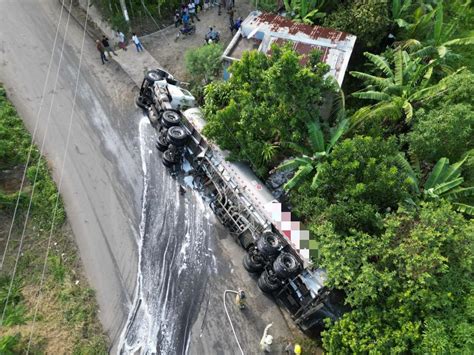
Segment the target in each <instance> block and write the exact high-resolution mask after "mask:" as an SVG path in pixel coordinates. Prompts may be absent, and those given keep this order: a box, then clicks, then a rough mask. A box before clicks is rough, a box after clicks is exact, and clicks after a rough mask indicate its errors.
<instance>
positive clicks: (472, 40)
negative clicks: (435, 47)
mask: <svg viewBox="0 0 474 355" xmlns="http://www.w3.org/2000/svg"><path fill="white" fill-rule="evenodd" d="M472 44H474V36H470V37H464V38H456V39H452V40H450V41H447V42H444V43H443V45H444V46H447V47H449V46H469V45H472Z"/></svg>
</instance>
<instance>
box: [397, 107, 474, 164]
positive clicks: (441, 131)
mask: <svg viewBox="0 0 474 355" xmlns="http://www.w3.org/2000/svg"><path fill="white" fill-rule="evenodd" d="M443 104H445V103H444V102H443ZM473 125H474V108H473V106H471V105H466V104H454V105H449V106H448V105H446V106H444V107H441V108H439V109H434V110H428V111H426V110H424V109H420V110H418V111H417V112H416V113H415V118H414V123H413V128H412V131H411V132H410V133H408V134H407V137H406V141H407V142H408V144H409V152H410V155H412V156H415V157H416V158H417V159H418V160H420V161H425V162H428V163H435V162H436V161H438V160H439V159H441V158H442V157H446V158H448V159H449V160H450V161H457V160H459V159H461V157H462V156H463V154H464V153H465V152H466V151H468V150H470V149H473V148H474V127H473Z"/></svg>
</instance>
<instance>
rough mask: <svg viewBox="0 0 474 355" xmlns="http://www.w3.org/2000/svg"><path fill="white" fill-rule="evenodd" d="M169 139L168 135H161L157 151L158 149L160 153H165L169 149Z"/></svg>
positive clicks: (157, 142) (158, 139)
mask: <svg viewBox="0 0 474 355" xmlns="http://www.w3.org/2000/svg"><path fill="white" fill-rule="evenodd" d="M168 145H169V142H168V139H167V138H166V135H164V134H160V135H159V136H158V138H157V139H156V149H158V150H159V151H160V152H164V151H165V150H167V149H168Z"/></svg>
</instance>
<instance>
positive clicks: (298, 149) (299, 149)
mask: <svg viewBox="0 0 474 355" xmlns="http://www.w3.org/2000/svg"><path fill="white" fill-rule="evenodd" d="M280 145H281V146H282V147H285V148H289V149H291V150H292V151H294V152H296V153H299V154H301V155H311V154H312V152H310V151H309V149H307V148H306V147H303V146H301V145H299V144H296V143H294V142H281V143H280Z"/></svg>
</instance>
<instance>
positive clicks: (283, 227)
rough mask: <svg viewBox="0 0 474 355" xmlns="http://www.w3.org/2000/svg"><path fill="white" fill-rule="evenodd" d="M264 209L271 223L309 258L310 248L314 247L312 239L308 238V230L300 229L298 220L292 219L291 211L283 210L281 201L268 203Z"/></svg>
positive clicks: (310, 254)
mask: <svg viewBox="0 0 474 355" xmlns="http://www.w3.org/2000/svg"><path fill="white" fill-rule="evenodd" d="M265 209H266V211H267V212H268V213H269V215H270V216H271V219H272V223H273V225H274V226H275V227H276V228H277V229H278V230H279V231H280V232H281V234H282V235H284V236H285V237H286V238H288V241H289V242H290V243H291V244H292V245H293V246H294V248H295V249H296V250H298V252H299V253H300V255H301V256H302V257H303V258H305V259H307V260H309V259H310V256H312V254H313V252H312V250H314V249H315V247H316V245H315V243H314V241H312V240H310V237H309V231H308V230H305V229H301V223H300V222H299V221H294V220H292V216H291V212H283V211H282V204H281V203H278V202H272V203H269V204H267V205H266V206H265Z"/></svg>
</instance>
